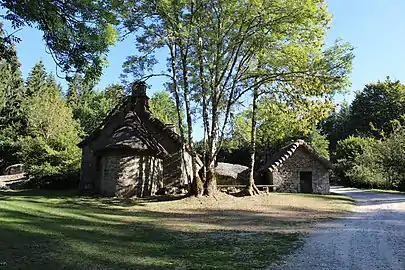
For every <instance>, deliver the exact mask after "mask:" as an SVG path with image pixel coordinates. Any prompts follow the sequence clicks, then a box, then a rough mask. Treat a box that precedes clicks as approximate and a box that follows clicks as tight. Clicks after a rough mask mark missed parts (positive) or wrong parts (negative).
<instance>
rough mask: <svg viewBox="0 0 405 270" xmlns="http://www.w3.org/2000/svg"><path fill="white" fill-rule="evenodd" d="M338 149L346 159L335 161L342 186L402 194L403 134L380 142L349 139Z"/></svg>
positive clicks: (404, 179) (404, 173)
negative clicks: (389, 190)
mask: <svg viewBox="0 0 405 270" xmlns="http://www.w3.org/2000/svg"><path fill="white" fill-rule="evenodd" d="M338 146H339V144H338ZM340 146H343V147H342V149H341V153H340V154H342V153H343V152H344V151H345V150H349V151H348V152H346V155H347V158H346V159H344V158H342V157H343V156H341V158H340V159H339V160H338V162H337V165H336V168H337V171H338V172H339V173H340V174H341V175H343V177H344V178H343V179H344V180H345V184H347V185H349V186H354V187H361V188H380V189H396V190H401V191H404V190H405V130H404V129H402V130H400V131H398V132H396V133H394V134H392V135H391V136H390V137H389V138H387V139H386V140H383V141H371V140H370V141H369V142H368V143H365V142H364V139H362V140H358V139H353V138H351V139H350V140H347V141H345V142H343V141H342V143H341V144H340Z"/></svg>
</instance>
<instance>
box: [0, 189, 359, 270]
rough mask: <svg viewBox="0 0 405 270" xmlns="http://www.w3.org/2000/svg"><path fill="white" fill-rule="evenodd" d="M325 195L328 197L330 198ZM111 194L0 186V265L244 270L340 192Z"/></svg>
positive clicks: (339, 202) (267, 256) (334, 209)
mask: <svg viewBox="0 0 405 270" xmlns="http://www.w3.org/2000/svg"><path fill="white" fill-rule="evenodd" d="M330 197H332V198H330ZM330 197H327V196H318V197H316V196H312V197H309V196H307V197H306V196H299V195H283V194H274V195H262V196H256V197H253V198H233V197H232V198H230V197H229V196H225V195H219V196H218V197H217V198H216V199H214V198H200V199H198V198H185V199H181V200H180V199H179V198H174V199H176V200H169V201H163V202H159V201H157V200H156V199H150V200H141V199H140V200H134V201H127V202H122V201H117V200H114V199H105V198H90V197H81V196H76V195H75V194H74V192H70V193H60V194H57V193H55V192H52V193H48V192H44V191H42V192H41V191H37V192H35V191H34V192H33V191H25V192H24V191H23V192H0V269H62V268H63V269H175V268H176V269H252V268H263V267H266V266H268V265H270V264H271V263H274V262H276V261H277V260H279V259H280V256H282V255H283V254H285V253H286V252H288V251H289V250H291V249H292V248H293V247H294V246H295V245H297V244H298V243H299V242H300V241H299V240H300V234H301V233H303V232H304V231H305V230H306V228H308V227H309V226H310V224H312V222H313V221H316V220H318V219H324V218H330V217H335V216H338V215H340V214H342V213H344V212H345V211H347V210H348V209H349V208H350V206H351V202H350V201H349V200H345V199H342V198H344V197H342V196H330Z"/></svg>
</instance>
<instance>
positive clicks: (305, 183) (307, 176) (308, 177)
mask: <svg viewBox="0 0 405 270" xmlns="http://www.w3.org/2000/svg"><path fill="white" fill-rule="evenodd" d="M300 192H301V193H312V172H300Z"/></svg>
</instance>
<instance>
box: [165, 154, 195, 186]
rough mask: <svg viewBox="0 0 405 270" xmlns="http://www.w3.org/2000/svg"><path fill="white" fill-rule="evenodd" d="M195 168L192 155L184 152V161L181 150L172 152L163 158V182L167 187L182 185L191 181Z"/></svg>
mask: <svg viewBox="0 0 405 270" xmlns="http://www.w3.org/2000/svg"><path fill="white" fill-rule="evenodd" d="M192 175H193V169H192V164H191V156H190V154H188V153H187V152H184V161H183V160H182V155H181V151H178V152H177V153H174V154H171V155H169V156H168V157H166V158H165V159H164V160H163V183H164V186H165V187H180V186H186V185H188V184H189V183H191V177H192Z"/></svg>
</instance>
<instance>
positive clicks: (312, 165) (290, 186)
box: [269, 147, 330, 194]
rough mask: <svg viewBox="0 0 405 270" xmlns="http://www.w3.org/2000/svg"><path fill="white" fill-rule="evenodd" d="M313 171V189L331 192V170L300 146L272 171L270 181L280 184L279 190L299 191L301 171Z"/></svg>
mask: <svg viewBox="0 0 405 270" xmlns="http://www.w3.org/2000/svg"><path fill="white" fill-rule="evenodd" d="M308 171H310V172H312V191H313V193H318V194H328V193H329V188H330V184H329V170H328V169H326V168H325V167H324V166H323V165H322V163H320V162H319V161H318V160H317V159H316V158H315V157H314V156H313V155H312V154H310V153H309V152H308V151H307V150H306V149H305V148H303V147H300V148H298V149H297V150H296V151H295V152H294V154H293V155H292V156H291V157H289V158H288V159H286V160H285V161H284V162H283V163H282V164H281V165H280V166H278V167H277V168H276V169H275V170H274V171H273V172H272V173H270V175H269V176H270V177H269V178H270V181H272V183H270V184H273V185H278V187H277V191H279V192H292V193H298V192H301V190H300V188H301V187H300V172H308Z"/></svg>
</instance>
